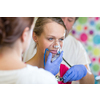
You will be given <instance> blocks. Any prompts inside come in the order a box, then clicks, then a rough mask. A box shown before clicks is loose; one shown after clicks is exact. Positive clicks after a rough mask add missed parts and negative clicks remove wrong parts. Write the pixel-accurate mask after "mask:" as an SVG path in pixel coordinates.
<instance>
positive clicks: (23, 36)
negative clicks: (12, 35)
mask: <svg viewBox="0 0 100 100" xmlns="http://www.w3.org/2000/svg"><path fill="white" fill-rule="evenodd" d="M28 31H29V27H26V28H25V29H24V31H23V33H22V36H21V41H22V42H24V41H26V39H27V37H28V34H29V33H28Z"/></svg>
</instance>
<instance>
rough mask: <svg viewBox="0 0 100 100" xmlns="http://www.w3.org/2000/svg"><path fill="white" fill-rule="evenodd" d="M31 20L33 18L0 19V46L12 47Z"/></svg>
mask: <svg viewBox="0 0 100 100" xmlns="http://www.w3.org/2000/svg"><path fill="white" fill-rule="evenodd" d="M33 20H34V17H0V46H5V45H12V44H13V43H14V42H15V41H16V40H17V39H18V38H19V37H20V36H21V35H22V33H23V31H24V29H25V28H26V27H29V28H30V27H31V25H32V23H33Z"/></svg>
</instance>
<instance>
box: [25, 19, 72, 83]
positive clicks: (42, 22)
mask: <svg viewBox="0 0 100 100" xmlns="http://www.w3.org/2000/svg"><path fill="white" fill-rule="evenodd" d="M66 35H67V30H66V27H65V25H64V23H63V21H62V19H61V18H60V17H39V18H38V19H37V21H36V24H35V28H34V32H33V40H34V41H35V43H36V47H37V52H36V54H35V56H34V57H33V58H32V59H30V60H29V61H28V62H27V64H30V65H33V66H38V67H39V68H45V67H44V59H43V57H44V52H45V49H46V48H48V47H50V46H51V45H52V44H53V46H58V45H60V47H61V48H62V46H63V40H64V39H65V37H66ZM56 50H57V48H55V47H52V49H51V52H52V54H53V55H54V54H55V52H56ZM54 51H55V52H54ZM46 57H47V55H46ZM46 59H47V58H46ZM68 69H69V68H68V67H67V66H65V65H63V64H61V65H60V73H58V75H59V76H60V77H63V75H64V74H65V72H66V71H67V70H68ZM59 83H60V84H62V83H63V82H59ZM68 83H71V82H68ZM63 84H64V83H63Z"/></svg>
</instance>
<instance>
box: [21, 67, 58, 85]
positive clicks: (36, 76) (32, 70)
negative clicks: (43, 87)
mask: <svg viewBox="0 0 100 100" xmlns="http://www.w3.org/2000/svg"><path fill="white" fill-rule="evenodd" d="M23 73H24V74H23V75H22V77H23V79H22V82H24V83H25V82H26V83H29V84H30V83H32V84H50V83H52V84H57V81H56V79H55V76H54V75H52V74H51V73H50V72H47V71H45V70H44V69H42V68H38V67H36V66H31V65H27V67H26V69H25V70H24V71H23ZM24 77H25V78H24Z"/></svg>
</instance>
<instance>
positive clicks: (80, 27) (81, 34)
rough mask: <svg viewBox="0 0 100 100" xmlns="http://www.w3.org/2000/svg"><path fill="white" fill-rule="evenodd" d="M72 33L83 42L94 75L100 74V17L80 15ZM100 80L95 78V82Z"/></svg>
mask: <svg viewBox="0 0 100 100" xmlns="http://www.w3.org/2000/svg"><path fill="white" fill-rule="evenodd" d="M71 34H72V35H73V36H74V37H76V38H77V39H78V40H79V41H81V43H82V44H83V46H84V48H85V49H86V51H87V53H88V55H89V57H90V60H91V62H92V63H91V64H90V68H91V71H92V73H93V74H94V76H95V77H96V76H99V75H100V17H80V18H79V19H78V20H77V21H76V23H75V25H74V27H73V29H72V32H71ZM98 83H99V82H98V81H96V80H95V84H98Z"/></svg>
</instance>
